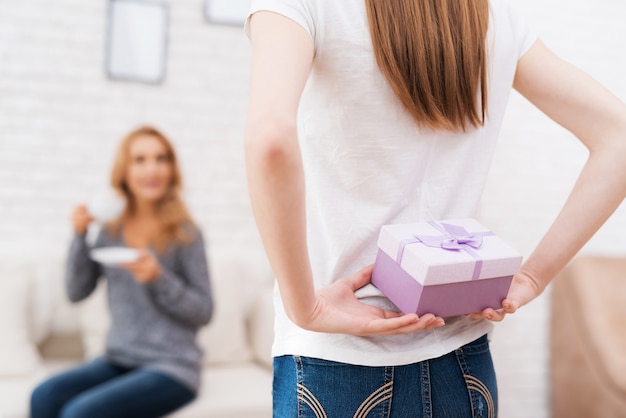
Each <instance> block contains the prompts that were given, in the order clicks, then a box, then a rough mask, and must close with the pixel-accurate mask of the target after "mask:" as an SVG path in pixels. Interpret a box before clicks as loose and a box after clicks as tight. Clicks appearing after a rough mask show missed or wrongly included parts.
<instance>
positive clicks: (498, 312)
mask: <svg viewBox="0 0 626 418" xmlns="http://www.w3.org/2000/svg"><path fill="white" fill-rule="evenodd" d="M544 288H545V286H541V285H540V284H539V281H538V280H537V279H535V278H534V277H532V276H531V275H530V274H527V273H525V272H523V271H520V272H518V273H517V274H516V275H515V276H514V277H513V281H512V282H511V287H510V288H509V293H508V295H507V296H506V299H504V300H503V301H502V308H500V309H492V308H487V309H485V310H484V311H482V312H477V313H473V314H468V315H467V316H469V317H470V318H474V319H481V318H485V319H488V320H490V321H494V322H500V321H502V320H503V319H504V317H505V316H506V315H507V314H513V313H515V312H516V311H517V310H518V309H519V308H521V307H522V306H524V305H526V304H527V303H528V302H530V301H531V300H533V299H535V298H536V297H537V296H539V295H540V294H541V293H542V292H543V289H544Z"/></svg>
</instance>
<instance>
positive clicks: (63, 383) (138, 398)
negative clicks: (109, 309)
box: [30, 359, 195, 418]
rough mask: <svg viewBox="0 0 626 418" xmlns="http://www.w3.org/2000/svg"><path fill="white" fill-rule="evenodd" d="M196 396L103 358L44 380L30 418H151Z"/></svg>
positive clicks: (168, 379)
mask: <svg viewBox="0 0 626 418" xmlns="http://www.w3.org/2000/svg"><path fill="white" fill-rule="evenodd" d="M194 398H195V394H194V393H193V392H192V391H191V390H190V389H189V388H187V387H186V386H184V385H183V384H181V383H179V382H177V381H176V380H174V379H172V378H171V377H169V376H166V375H165V374H163V373H160V372H158V371H156V370H151V369H145V368H138V369H128V368H124V367H118V366H115V365H113V364H111V363H109V362H107V361H105V360H103V359H96V360H94V361H92V362H91V363H87V364H85V365H83V366H80V367H77V368H75V369H72V370H69V371H67V372H65V373H62V374H59V375H57V376H54V377H52V378H50V379H49V380H46V381H45V382H43V383H42V384H41V385H39V386H38V387H37V388H36V389H35V390H34V391H33V394H32V396H31V403H30V414H31V415H30V416H31V418H113V417H115V418H153V417H161V416H164V415H167V414H168V413H170V412H173V411H175V410H176V409H178V408H180V407H182V406H183V405H186V404H188V403H189V402H191V401H192V400H193V399H194Z"/></svg>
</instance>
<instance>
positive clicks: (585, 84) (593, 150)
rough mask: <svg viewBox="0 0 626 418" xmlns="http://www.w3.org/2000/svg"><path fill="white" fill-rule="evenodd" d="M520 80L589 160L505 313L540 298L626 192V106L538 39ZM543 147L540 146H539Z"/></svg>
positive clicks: (491, 314)
mask: <svg viewBox="0 0 626 418" xmlns="http://www.w3.org/2000/svg"><path fill="white" fill-rule="evenodd" d="M514 87H515V89H516V90H518V91H519V92H520V93H521V94H522V95H523V96H524V97H526V98H527V99H528V100H529V101H530V102H531V103H533V104H534V105H535V106H537V107H538V108H539V109H540V110H541V111H543V112H544V113H545V114H546V115H547V116H549V117H550V118H551V119H553V120H554V121H555V122H557V123H559V124H560V125H562V126H563V127H564V128H566V129H567V130H569V131H570V132H572V133H573V134H574V135H575V136H576V137H578V139H580V141H581V142H582V143H583V144H584V145H585V146H586V147H587V149H588V150H589V159H588V160H587V163H586V165H585V166H584V168H583V170H582V171H581V173H580V175H579V177H578V180H577V182H576V184H575V186H574V188H573V190H572V192H571V194H570V195H569V198H568V199H567V201H566V203H565V205H564V206H563V208H562V210H561V212H560V213H559V215H558V216H557V218H556V219H555V221H554V223H553V224H552V226H551V227H550V229H549V230H548V232H547V233H546V234H545V235H544V237H543V239H542V240H541V241H540V243H539V245H538V246H537V247H536V249H535V250H534V252H533V253H532V254H531V256H530V257H529V258H528V260H527V261H526V262H525V263H524V264H523V265H522V267H521V269H520V272H519V274H518V275H517V276H516V277H515V278H514V281H513V285H512V286H511V289H510V291H509V294H508V296H507V299H506V300H504V301H503V304H502V306H503V309H501V310H498V311H497V312H496V311H494V310H492V309H487V310H485V311H484V312H483V315H484V316H486V317H487V318H490V319H493V320H501V319H502V318H503V316H504V314H505V313H513V312H515V310H517V309H518V308H519V307H520V306H523V305H525V304H526V303H528V302H529V301H531V300H532V299H534V298H535V297H537V296H538V295H539V294H540V293H541V292H542V291H543V290H544V289H545V287H546V286H547V285H548V283H550V281H551V280H552V279H553V278H554V276H555V275H556V274H557V273H558V272H559V271H560V270H561V269H562V268H563V267H565V265H566V264H567V263H568V262H569V261H570V260H571V259H572V258H573V257H574V255H576V253H577V252H578V251H579V250H580V249H581V248H582V247H583V245H585V243H586V242H587V241H588V240H589V239H590V238H591V237H592V236H593V235H594V234H595V233H596V231H597V230H598V229H599V228H600V227H601V226H602V224H603V223H604V222H605V221H606V220H607V219H608V218H609V216H611V214H612V213H613V212H614V211H615V209H617V207H618V206H619V205H620V204H621V203H622V201H623V200H624V198H625V197H626V105H624V103H622V102H621V101H620V100H619V99H618V98H617V97H615V96H614V95H613V94H611V93H610V92H609V91H608V90H607V89H605V88H604V87H602V86H601V85H600V84H599V83H597V82H596V81H595V80H593V79H592V78H591V77H589V76H588V75H587V74H585V73H583V72H582V71H580V70H579V69H577V68H576V67H574V66H572V65H570V64H568V63H566V62H564V61H563V60H561V59H560V58H558V57H557V56H556V55H554V54H553V53H552V52H551V51H550V50H548V48H546V46H545V45H544V44H543V43H542V42H540V41H538V42H537V43H536V44H535V45H534V46H533V47H532V48H531V49H530V50H529V51H528V52H527V53H526V54H525V55H524V56H523V57H522V59H521V60H520V62H519V64H518V67H517V72H516V76H515V82H514ZM538 152H540V151H538Z"/></svg>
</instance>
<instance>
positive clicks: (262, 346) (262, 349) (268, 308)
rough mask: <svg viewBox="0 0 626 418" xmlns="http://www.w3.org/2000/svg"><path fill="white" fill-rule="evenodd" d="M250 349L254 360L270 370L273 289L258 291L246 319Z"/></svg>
mask: <svg viewBox="0 0 626 418" xmlns="http://www.w3.org/2000/svg"><path fill="white" fill-rule="evenodd" d="M248 329H249V335H250V347H251V349H252V353H253V355H254V359H255V360H256V361H258V362H259V363H260V364H262V365H263V366H265V367H267V368H268V369H270V370H271V369H272V363H273V361H272V344H273V342H274V288H273V286H271V285H268V286H266V287H264V288H262V289H259V293H258V297H257V298H256V300H255V301H254V304H253V305H252V309H251V312H250V316H249V318H248Z"/></svg>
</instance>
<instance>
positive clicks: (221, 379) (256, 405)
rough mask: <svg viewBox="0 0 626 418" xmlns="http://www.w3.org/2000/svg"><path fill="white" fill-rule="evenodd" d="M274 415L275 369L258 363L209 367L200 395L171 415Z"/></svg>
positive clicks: (177, 417) (264, 417) (249, 417)
mask: <svg viewBox="0 0 626 418" xmlns="http://www.w3.org/2000/svg"><path fill="white" fill-rule="evenodd" d="M271 416H272V372H271V371H269V370H266V369H265V368H263V367H259V366H256V365H254V364H244V365H228V366H217V365H215V366H213V367H206V368H205V369H204V370H203V371H202V386H201V387H200V392H199V393H198V398H197V399H196V401H194V402H193V403H192V404H190V405H189V406H188V407H186V408H183V409H181V410H179V411H177V412H175V413H174V414H172V415H168V418H242V417H245V418H267V417H271Z"/></svg>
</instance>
